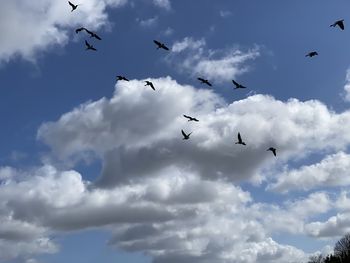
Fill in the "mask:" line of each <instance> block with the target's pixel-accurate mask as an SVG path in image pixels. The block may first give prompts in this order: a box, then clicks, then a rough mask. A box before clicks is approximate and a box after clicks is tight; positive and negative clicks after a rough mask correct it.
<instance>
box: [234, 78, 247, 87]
mask: <svg viewBox="0 0 350 263" xmlns="http://www.w3.org/2000/svg"><path fill="white" fill-rule="evenodd" d="M232 83H233V84H234V85H235V86H236V87H235V89H246V88H247V87H245V86H243V85H241V84H239V83H237V82H236V81H234V80H232Z"/></svg>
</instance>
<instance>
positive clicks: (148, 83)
mask: <svg viewBox="0 0 350 263" xmlns="http://www.w3.org/2000/svg"><path fill="white" fill-rule="evenodd" d="M145 82H146V85H145V86H150V87H151V88H152V89H153V90H156V89H155V88H154V86H153V83H152V82H151V81H148V80H146V81H145Z"/></svg>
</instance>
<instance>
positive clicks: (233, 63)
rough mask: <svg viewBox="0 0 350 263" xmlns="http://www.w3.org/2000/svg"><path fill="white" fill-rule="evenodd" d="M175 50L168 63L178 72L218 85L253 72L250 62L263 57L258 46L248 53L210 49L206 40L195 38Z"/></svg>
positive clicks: (231, 49)
mask: <svg viewBox="0 0 350 263" xmlns="http://www.w3.org/2000/svg"><path fill="white" fill-rule="evenodd" d="M171 51H172V52H171V53H170V54H169V55H168V57H167V58H166V60H167V62H168V63H170V64H172V65H175V66H176V68H177V69H178V70H180V71H185V72H191V74H192V75H194V76H205V77H206V78H209V79H212V80H215V81H217V82H223V81H228V80H231V79H232V78H236V77H237V76H238V75H241V74H243V73H245V72H247V71H249V69H250V68H249V66H247V62H248V61H250V60H254V59H256V58H257V57H258V56H259V55H260V52H259V49H258V47H255V48H253V49H251V50H248V51H242V50H240V49H238V48H227V49H223V50H212V49H209V48H207V46H206V41H205V40H204V39H199V40H195V39H193V38H191V37H185V38H184V39H183V40H181V41H177V42H175V43H174V44H173V46H172V48H171Z"/></svg>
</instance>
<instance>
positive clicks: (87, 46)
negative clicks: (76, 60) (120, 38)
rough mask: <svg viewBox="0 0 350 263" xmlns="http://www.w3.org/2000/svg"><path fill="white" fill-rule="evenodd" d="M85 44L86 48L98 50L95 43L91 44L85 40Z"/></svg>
mask: <svg viewBox="0 0 350 263" xmlns="http://www.w3.org/2000/svg"><path fill="white" fill-rule="evenodd" d="M85 45H86V50H89V49H90V50H94V51H97V49H96V48H94V46H93V45H91V44H89V43H88V42H87V41H86V40H85Z"/></svg>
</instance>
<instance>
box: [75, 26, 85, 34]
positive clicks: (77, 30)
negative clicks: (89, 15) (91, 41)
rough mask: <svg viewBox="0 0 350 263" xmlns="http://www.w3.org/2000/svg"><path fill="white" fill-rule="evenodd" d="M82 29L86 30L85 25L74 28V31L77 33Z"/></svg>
mask: <svg viewBox="0 0 350 263" xmlns="http://www.w3.org/2000/svg"><path fill="white" fill-rule="evenodd" d="M82 30H86V28H85V27H79V28H77V29H75V33H77V34H78V33H79V32H80V31H82Z"/></svg>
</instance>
